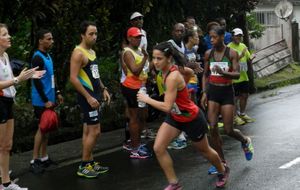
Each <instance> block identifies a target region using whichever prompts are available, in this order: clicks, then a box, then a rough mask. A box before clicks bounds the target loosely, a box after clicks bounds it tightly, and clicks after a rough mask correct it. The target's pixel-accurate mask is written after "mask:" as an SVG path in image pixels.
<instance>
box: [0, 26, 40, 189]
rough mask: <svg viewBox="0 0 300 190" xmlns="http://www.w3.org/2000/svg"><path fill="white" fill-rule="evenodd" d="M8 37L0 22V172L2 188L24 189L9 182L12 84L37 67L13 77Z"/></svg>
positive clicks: (14, 92)
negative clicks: (8, 52) (8, 51)
mask: <svg viewBox="0 0 300 190" xmlns="http://www.w3.org/2000/svg"><path fill="white" fill-rule="evenodd" d="M10 39H11V36H10V35H9V33H8V29H7V26H6V25H5V24H1V23H0V172H1V176H2V185H3V189H4V190H8V189H9V190H25V189H27V188H20V187H19V186H18V185H17V184H14V183H11V181H10V177H9V156H10V155H9V154H10V150H11V148H12V139H13V132H14V119H13V113H12V106H13V103H14V98H15V95H16V89H15V87H14V85H16V84H18V83H19V82H22V81H25V80H27V79H29V78H31V77H32V76H33V75H34V74H35V70H36V69H37V68H33V69H29V70H27V69H24V70H23V71H22V72H21V73H20V75H19V76H17V77H14V75H13V72H12V69H11V66H10V62H9V59H8V55H7V53H6V52H5V51H6V50H7V48H9V47H11V41H10ZM39 77H40V76H39Z"/></svg>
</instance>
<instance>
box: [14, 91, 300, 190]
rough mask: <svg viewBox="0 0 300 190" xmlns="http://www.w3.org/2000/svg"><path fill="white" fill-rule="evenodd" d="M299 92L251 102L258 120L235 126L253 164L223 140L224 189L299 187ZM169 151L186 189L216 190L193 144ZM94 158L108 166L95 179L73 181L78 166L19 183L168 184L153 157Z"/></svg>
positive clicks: (81, 189)
mask: <svg viewBox="0 0 300 190" xmlns="http://www.w3.org/2000/svg"><path fill="white" fill-rule="evenodd" d="M299 92H300V86H299V85H296V86H293V87H288V88H284V89H281V90H276V91H272V92H269V94H268V93H266V94H263V95H262V94H260V95H256V96H254V97H252V98H251V104H250V105H249V108H250V111H249V112H248V114H249V115H251V116H252V117H254V118H255V119H256V121H255V123H252V124H247V125H244V126H241V127H239V128H240V129H241V130H242V131H243V132H244V133H245V134H247V135H250V136H251V137H252V141H253V143H254V148H255V155H254V157H253V160H252V161H246V160H245V158H244V154H243V152H242V149H241V146H240V143H239V142H237V141H235V140H233V139H231V138H229V137H226V136H225V137H224V138H223V139H224V150H225V156H226V158H227V160H228V163H229V167H230V168H231V173H230V181H229V183H228V184H227V187H226V189H228V190H297V189H300V172H299V171H300V158H299V157H300V150H299V149H300V135H299V134H300V117H299V113H300V93H299ZM170 153H171V155H172V157H173V159H174V164H175V169H176V172H177V175H178V177H179V179H180V181H181V183H182V185H183V186H184V189H185V190H200V189H201V190H206V189H207V190H210V189H216V188H215V187H214V182H215V180H216V176H208V175H207V169H208V168H209V163H208V162H207V161H206V160H204V159H203V158H202V157H201V155H199V154H198V152H196V151H195V150H194V149H193V147H192V146H189V147H188V148H186V149H184V150H172V151H170ZM97 160H100V161H101V163H102V164H103V165H107V166H110V168H111V170H110V171H109V172H108V173H107V174H103V175H101V176H100V177H99V178H97V179H83V178H79V177H77V176H76V170H77V167H78V163H74V164H67V165H64V166H61V167H59V168H57V169H55V170H52V171H47V172H46V173H44V174H43V175H40V176H37V175H33V174H31V173H26V174H24V175H22V176H19V177H20V181H19V184H21V185H24V186H27V187H29V189H30V190H121V189H122V190H161V189H163V188H164V187H165V186H166V185H167V180H166V178H165V177H164V175H163V172H162V170H161V169H160V167H159V165H158V163H157V161H156V159H155V158H152V159H148V160H132V159H129V158H128V153H127V152H125V151H123V150H121V148H119V149H116V150H115V151H113V152H111V153H108V154H105V155H101V156H99V157H97ZM280 167H281V168H280Z"/></svg>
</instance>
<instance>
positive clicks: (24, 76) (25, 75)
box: [17, 67, 38, 82]
mask: <svg viewBox="0 0 300 190" xmlns="http://www.w3.org/2000/svg"><path fill="white" fill-rule="evenodd" d="M37 69H38V67H35V68H32V69H27V68H24V69H23V70H22V71H21V73H20V74H19V76H18V77H17V78H18V80H19V81H20V82H21V81H25V80H28V79H30V78H31V77H32V76H33V74H34V73H35V71H36V70H37Z"/></svg>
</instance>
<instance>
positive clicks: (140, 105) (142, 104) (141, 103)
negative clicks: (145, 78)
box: [138, 86, 147, 108]
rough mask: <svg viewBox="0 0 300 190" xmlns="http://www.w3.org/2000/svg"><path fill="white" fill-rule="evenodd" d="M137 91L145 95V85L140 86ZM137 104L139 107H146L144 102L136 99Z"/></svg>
mask: <svg viewBox="0 0 300 190" xmlns="http://www.w3.org/2000/svg"><path fill="white" fill-rule="evenodd" d="M138 93H141V94H146V95H147V88H146V87H145V86H142V87H141V88H140V90H139V92H138ZM138 106H139V108H144V107H146V103H145V102H142V101H138Z"/></svg>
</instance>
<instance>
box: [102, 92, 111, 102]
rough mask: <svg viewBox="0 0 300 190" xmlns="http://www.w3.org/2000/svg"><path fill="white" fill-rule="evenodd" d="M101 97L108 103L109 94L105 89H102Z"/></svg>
mask: <svg viewBox="0 0 300 190" xmlns="http://www.w3.org/2000/svg"><path fill="white" fill-rule="evenodd" d="M103 97H104V101H105V102H107V104H110V94H109V93H108V91H107V90H106V89H104V90H103Z"/></svg>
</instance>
